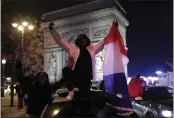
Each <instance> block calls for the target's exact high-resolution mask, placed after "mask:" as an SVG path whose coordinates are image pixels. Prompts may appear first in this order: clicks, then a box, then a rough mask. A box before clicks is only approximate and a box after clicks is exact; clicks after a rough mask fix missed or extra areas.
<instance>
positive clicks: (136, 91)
mask: <svg viewBox="0 0 174 118" xmlns="http://www.w3.org/2000/svg"><path fill="white" fill-rule="evenodd" d="M143 83H144V80H143V78H140V74H137V76H136V77H134V78H132V79H131V81H130V82H129V84H128V91H129V95H130V97H131V98H133V99H142V97H143V94H144V89H143Z"/></svg>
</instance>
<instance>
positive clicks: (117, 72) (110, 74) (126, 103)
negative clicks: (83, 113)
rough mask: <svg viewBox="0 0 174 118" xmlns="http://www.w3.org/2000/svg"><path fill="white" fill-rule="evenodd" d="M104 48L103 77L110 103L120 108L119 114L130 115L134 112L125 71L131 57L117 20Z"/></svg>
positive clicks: (117, 108) (115, 107)
mask: <svg viewBox="0 0 174 118" xmlns="http://www.w3.org/2000/svg"><path fill="white" fill-rule="evenodd" d="M104 49H105V55H104V62H103V77H104V83H105V91H106V93H107V95H108V99H109V102H108V105H110V106H111V107H113V108H114V109H116V110H118V111H119V112H118V114H119V115H122V116H128V115H130V114H132V113H133V109H132V103H131V100H130V96H129V93H128V87H127V80H126V76H125V71H124V70H125V66H126V65H127V64H128V62H129V59H128V57H127V51H126V49H125V46H124V43H123V39H122V36H121V34H120V32H119V30H118V23H117V22H113V24H112V26H111V29H110V31H109V34H108V36H107V39H106V41H105V45H104Z"/></svg>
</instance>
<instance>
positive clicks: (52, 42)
mask: <svg viewBox="0 0 174 118" xmlns="http://www.w3.org/2000/svg"><path fill="white" fill-rule="evenodd" d="M44 38H45V46H52V45H57V44H56V42H55V40H54V39H53V37H52V36H51V34H50V32H45V34H44Z"/></svg>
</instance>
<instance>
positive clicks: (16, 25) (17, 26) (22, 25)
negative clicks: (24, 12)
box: [12, 21, 34, 49]
mask: <svg viewBox="0 0 174 118" xmlns="http://www.w3.org/2000/svg"><path fill="white" fill-rule="evenodd" d="M20 24H21V25H19V24H18V23H12V26H13V27H14V28H18V30H19V31H21V32H22V40H21V47H22V49H23V40H24V32H25V27H27V26H28V27H27V28H28V30H33V29H34V26H33V25H31V24H29V23H28V22H26V21H24V22H22V23H20Z"/></svg>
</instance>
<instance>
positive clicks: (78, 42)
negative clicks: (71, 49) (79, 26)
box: [75, 34, 91, 47]
mask: <svg viewBox="0 0 174 118" xmlns="http://www.w3.org/2000/svg"><path fill="white" fill-rule="evenodd" d="M83 38H84V39H86V40H87V44H86V47H87V46H90V43H91V41H90V39H89V38H88V37H87V36H86V35H85V34H80V35H78V37H77V39H76V41H75V45H76V46H77V47H80V45H81V39H83Z"/></svg>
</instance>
